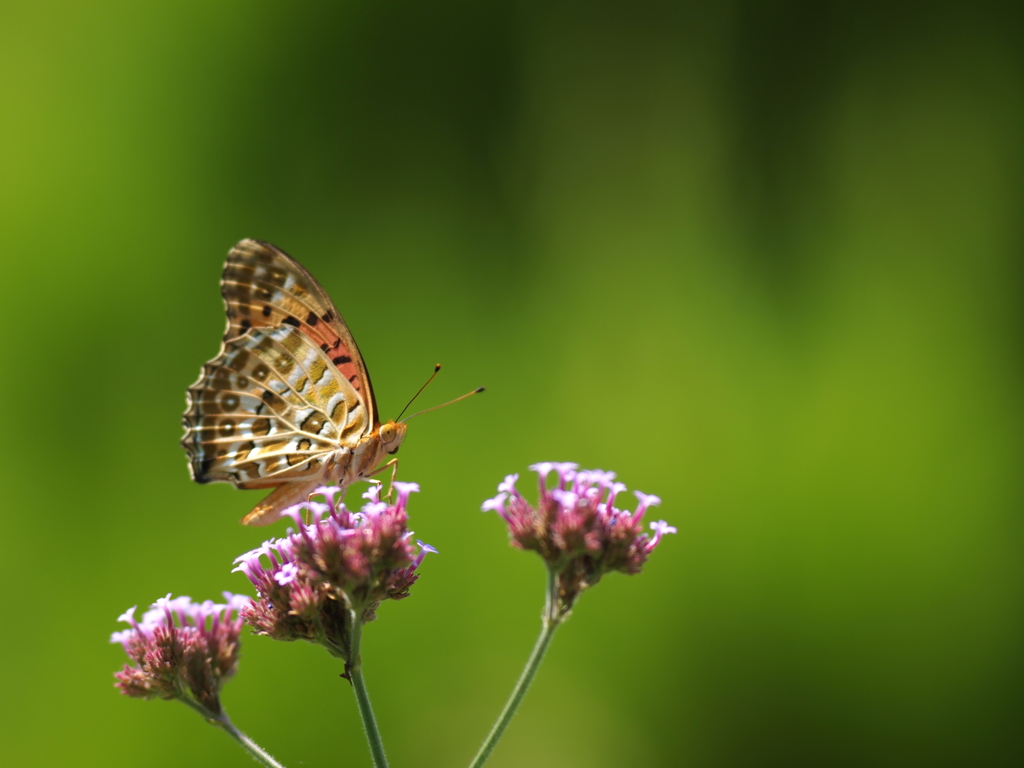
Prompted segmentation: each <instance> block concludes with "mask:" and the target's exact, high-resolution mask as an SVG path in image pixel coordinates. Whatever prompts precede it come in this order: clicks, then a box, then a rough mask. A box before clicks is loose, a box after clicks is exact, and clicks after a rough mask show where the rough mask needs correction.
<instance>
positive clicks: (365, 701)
mask: <svg viewBox="0 0 1024 768" xmlns="http://www.w3.org/2000/svg"><path fill="white" fill-rule="evenodd" d="M351 614H352V643H351V651H350V656H349V670H348V675H349V679H350V680H351V681H352V687H353V688H354V689H355V692H356V702H357V703H358V704H359V715H360V716H361V717H362V718H363V728H364V729H365V730H366V740H367V741H368V742H369V743H370V755H371V756H372V757H373V764H374V766H376V768H388V759H387V758H386V757H385V756H384V744H383V742H382V741H381V740H380V731H378V730H377V720H376V719H375V718H374V716H373V707H371V706H370V694H369V693H367V691H366V682H365V681H364V680H363V663H362V659H361V658H360V657H359V645H360V642H361V641H362V637H363V622H361V621H360V620H359V618H358V617H357V616H356V613H355V611H352V612H351Z"/></svg>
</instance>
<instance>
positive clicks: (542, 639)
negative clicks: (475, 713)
mask: <svg viewBox="0 0 1024 768" xmlns="http://www.w3.org/2000/svg"><path fill="white" fill-rule="evenodd" d="M557 605H558V586H557V581H556V579H555V573H554V571H552V570H550V569H549V570H548V589H547V597H546V600H545V602H544V613H543V614H542V615H541V629H540V635H539V636H538V637H537V642H536V644H534V646H533V651H532V652H531V653H530V658H529V659H527V661H526V666H525V667H523V672H522V674H521V675H519V680H518V681H516V687H515V688H513V689H512V695H511V696H509V699H508V701H507V702H505V708H504V709H502V710H501V714H500V715H499V716H498V720H497V722H495V723H494V727H492V728H491V732H490V733H489V734H487V738H486V739H484V743H483V744H482V745H481V746H480V750H479V751H478V752H477V753H476V757H474V758H473V762H472V763H470V764H469V768H480V766H482V765H483V764H484V763H485V762H487V758H489V757H490V756H491V752H493V751H494V748H495V746H497V744H498V741H499V739H501V737H502V736H503V735H504V733H505V729H506V728H508V724H509V723H510V722H512V717H513V716H514V715H515V713H516V710H517V709H519V705H520V704H522V703H523V699H524V698H525V697H526V692H527V691H528V690H529V688H530V684H531V683H532V682H533V678H534V677H536V675H537V670H538V669H540V663H541V662H542V661H543V660H544V655H545V654H546V653H547V651H548V646H549V645H551V639H552V638H553V637H554V636H555V630H556V629H558V625H559V624H561V623H562V622H563V621H564V620H565V619H566V618H567V617H568V614H567V613H559V612H558V610H557V607H556V606H557Z"/></svg>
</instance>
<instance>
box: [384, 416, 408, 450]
mask: <svg viewBox="0 0 1024 768" xmlns="http://www.w3.org/2000/svg"><path fill="white" fill-rule="evenodd" d="M404 439H405V424H403V423H402V422H396V421H389V422H388V423H387V424H381V425H380V442H381V444H382V445H383V446H384V450H385V451H387V452H388V453H389V454H395V453H398V448H399V446H400V445H401V444H402V440H404Z"/></svg>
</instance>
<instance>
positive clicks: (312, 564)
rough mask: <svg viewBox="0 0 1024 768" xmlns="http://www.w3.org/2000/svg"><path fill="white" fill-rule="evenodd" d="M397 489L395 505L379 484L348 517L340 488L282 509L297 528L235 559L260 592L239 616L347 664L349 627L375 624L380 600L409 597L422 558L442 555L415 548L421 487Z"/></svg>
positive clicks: (427, 548)
mask: <svg viewBox="0 0 1024 768" xmlns="http://www.w3.org/2000/svg"><path fill="white" fill-rule="evenodd" d="M393 489H394V490H395V491H397V494H398V499H397V501H396V502H395V503H394V504H389V503H386V502H383V501H380V499H379V496H378V494H379V493H380V486H377V485H374V486H371V488H370V490H369V491H367V492H366V493H365V494H363V498H365V499H367V500H368V502H367V503H366V504H365V505H364V506H363V508H362V510H361V511H360V512H350V511H349V510H347V509H346V508H345V505H344V504H336V503H335V497H336V496H337V494H338V493H339V491H340V489H339V488H336V487H324V488H318V489H317V490H316V491H315V493H316V495H319V496H323V497H324V499H325V500H326V503H321V502H312V501H311V502H306V503H302V504H297V505H295V506H293V507H290V508H289V509H287V510H285V514H286V515H288V516H290V517H291V518H292V519H293V520H294V521H295V525H296V529H295V530H294V531H293V530H291V529H289V531H288V535H287V536H285V537H284V538H282V539H276V540H271V541H268V542H265V543H264V544H263V546H261V547H259V548H257V549H254V550H253V551H251V552H247V553H246V554H244V555H242V556H241V557H239V558H237V559H236V560H235V562H236V563H238V567H237V568H236V569H235V570H236V571H241V572H242V573H244V574H245V575H246V576H247V577H248V578H249V580H250V581H251V582H252V583H253V585H254V586H255V587H256V592H257V599H256V600H255V601H254V602H253V603H252V604H251V605H249V606H248V607H246V608H245V610H244V611H243V612H242V616H243V618H244V619H245V621H246V622H247V623H248V624H249V625H250V626H251V627H252V628H253V630H254V631H255V632H256V634H261V635H267V636H269V637H272V638H274V639H275V640H299V639H301V640H308V641H310V642H313V643H317V644H319V645H323V646H324V647H325V648H327V649H328V650H329V651H330V652H331V653H332V654H333V655H335V656H338V657H340V658H343V659H345V660H346V662H348V661H349V660H350V659H349V656H350V652H351V650H352V649H351V645H350V643H351V631H352V622H353V621H359V622H366V621H370V620H372V619H373V618H374V617H375V612H376V609H377V606H378V605H379V604H380V602H381V601H382V600H385V599H389V598H390V599H392V600H400V599H401V598H403V597H407V596H408V595H409V588H410V587H411V586H412V585H413V583H414V582H415V581H416V579H417V578H418V577H419V574H418V573H417V572H416V569H417V568H418V567H419V565H420V563H421V562H422V561H423V558H424V556H425V555H426V554H427V553H428V552H436V551H437V550H435V549H434V548H433V547H431V546H428V545H427V544H424V543H423V542H421V541H417V542H416V544H415V545H413V543H412V541H411V538H412V533H411V532H410V531H408V530H407V523H408V519H409V518H408V515H407V514H406V511H405V509H406V505H407V503H408V500H409V494H410V493H412V492H413V491H418V490H419V486H418V485H416V484H415V483H402V482H395V483H394V485H393ZM304 515H306V516H308V518H306V519H304Z"/></svg>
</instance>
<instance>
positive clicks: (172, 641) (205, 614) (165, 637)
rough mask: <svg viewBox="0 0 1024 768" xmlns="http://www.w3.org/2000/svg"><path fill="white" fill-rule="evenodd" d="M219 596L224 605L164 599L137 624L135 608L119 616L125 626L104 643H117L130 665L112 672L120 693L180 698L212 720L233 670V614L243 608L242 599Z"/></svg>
mask: <svg viewBox="0 0 1024 768" xmlns="http://www.w3.org/2000/svg"><path fill="white" fill-rule="evenodd" d="M224 597H225V599H226V601H227V602H226V603H224V604H219V603H214V602H211V601H210V600H207V601H206V602H203V603H193V602H192V601H191V600H190V599H189V598H188V597H175V598H171V596H170V595H167V597H161V598H160V599H159V600H157V601H156V602H155V603H153V605H152V606H151V607H150V609H149V610H148V611H146V612H145V613H144V614H143V616H142V620H141V621H136V620H135V609H136V606H132V607H131V608H129V609H128V610H127V611H126V612H125V613H124V614H123V615H121V616H119V617H118V621H125V622H127V623H128V624H130V625H131V628H130V629H125V630H123V631H120V632H115V633H114V634H112V635H111V636H110V641H111V642H112V643H121V645H122V646H124V650H125V652H126V653H127V654H128V657H129V658H130V659H131V660H132V662H133V664H125V666H124V669H122V670H121V671H120V672H116V673H115V674H114V677H116V678H117V682H116V683H115V685H116V686H117V687H118V688H119V689H120V690H121V693H123V694H125V695H126V696H134V697H137V698H142V699H153V698H157V697H159V698H162V699H181V700H182V701H186V702H188V703H191V704H193V705H198V707H200V708H201V709H202V710H203V711H204V713H205V714H206V715H207V716H209V717H211V718H216V717H218V716H219V715H220V714H221V706H220V696H219V694H220V688H221V686H222V685H223V684H224V682H225V681H226V680H227V679H228V678H229V677H231V676H232V675H233V674H234V673H235V670H236V668H237V667H238V651H239V645H238V635H239V633H240V632H241V630H242V619H241V618H240V617H239V616H237V615H236V613H235V612H236V611H240V610H242V609H243V608H245V607H246V606H248V605H249V598H248V597H246V596H245V595H232V594H231V593H229V592H225V593H224Z"/></svg>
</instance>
